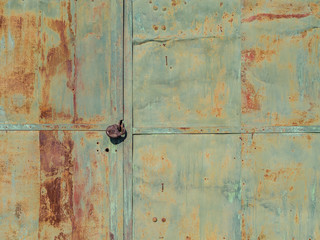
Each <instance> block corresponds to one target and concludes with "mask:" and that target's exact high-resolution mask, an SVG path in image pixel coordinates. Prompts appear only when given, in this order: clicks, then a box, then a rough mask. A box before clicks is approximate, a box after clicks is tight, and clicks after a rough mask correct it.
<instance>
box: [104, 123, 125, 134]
mask: <svg viewBox="0 0 320 240" xmlns="http://www.w3.org/2000/svg"><path fill="white" fill-rule="evenodd" d="M106 132H107V135H108V136H109V137H110V138H119V137H121V136H122V135H123V134H125V133H126V129H125V127H124V124H123V120H120V122H119V124H113V125H111V126H109V127H108V128H107V130H106Z"/></svg>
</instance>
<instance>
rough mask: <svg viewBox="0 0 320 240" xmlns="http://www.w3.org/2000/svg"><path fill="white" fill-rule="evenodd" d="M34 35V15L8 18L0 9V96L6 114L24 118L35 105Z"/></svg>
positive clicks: (26, 14) (35, 63)
mask: <svg viewBox="0 0 320 240" xmlns="http://www.w3.org/2000/svg"><path fill="white" fill-rule="evenodd" d="M37 33H38V26H37V16H36V15H35V14H33V13H25V14H19V15H11V16H7V15H5V13H4V11H3V8H2V9H0V39H4V46H2V47H4V50H2V51H1V52H0V57H1V59H2V61H1V65H0V96H1V98H2V101H3V107H4V110H5V111H6V112H10V113H14V114H23V115H27V114H30V113H31V107H32V105H33V104H34V103H35V99H34V90H35V82H36V72H35V69H36V66H37V57H36V53H37ZM19 99H20V100H19ZM30 117H33V116H30ZM30 117H29V119H30ZM13 119H15V118H13ZM17 120H18V119H17ZM30 120H34V119H30Z"/></svg>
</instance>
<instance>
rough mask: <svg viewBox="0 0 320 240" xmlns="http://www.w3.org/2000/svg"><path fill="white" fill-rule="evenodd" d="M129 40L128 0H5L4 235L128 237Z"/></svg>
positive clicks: (1, 8)
mask: <svg viewBox="0 0 320 240" xmlns="http://www.w3.org/2000/svg"><path fill="white" fill-rule="evenodd" d="M122 46H123V1H122V0H119V1H118V0H117V1H109V0H94V1H84V0H50V1H49V0H40V1H39V0H34V1H33V0H30V1H23V0H4V1H0V59H1V60H0V82H1V83H0V130H1V131H0V146H1V152H0V172H1V176H0V194H1V201H0V227H1V229H0V239H10V240H11V239H59V240H60V239H76V240H80V239H122V237H123V206H124V203H123V181H124V180H123V162H122V161H123V146H122V145H114V144H112V143H111V142H110V140H109V138H108V137H107V136H106V134H105V129H106V127H107V126H108V125H110V124H112V123H114V122H117V121H119V119H123V72H122V70H123V47H122ZM45 130H49V131H45ZM61 130H66V131H61ZM88 130H94V131H88Z"/></svg>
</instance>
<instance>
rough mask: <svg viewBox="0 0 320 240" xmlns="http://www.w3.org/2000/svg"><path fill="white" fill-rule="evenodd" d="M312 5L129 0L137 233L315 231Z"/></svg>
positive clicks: (316, 98) (198, 235)
mask: <svg viewBox="0 0 320 240" xmlns="http://www.w3.org/2000/svg"><path fill="white" fill-rule="evenodd" d="M319 6H320V2H319V1H302V0H301V1H300V0H294V1H282V0H279V1H278V0H276V1H265V0H242V1H210V0H209V1H187V0H185V1H182V0H181V1H180V0H179V1H175V0H171V1H167V0H165V1H158V0H150V1H142V0H135V1H133V86H132V94H133V100H132V106H133V107H132V110H133V134H134V142H133V181H134V182H133V213H134V215H133V220H134V224H133V230H134V237H133V239H187V240H189V239H246V240H247V239H248V240H249V239H318V238H320V236H319V217H318V215H319V209H318V207H317V202H318V198H319V194H318V188H319V187H318V182H319V176H318V175H319V173H318V170H319V167H318V166H317V164H316V163H317V161H319V157H318V155H319V153H318V149H317V144H319V136H318V134H316V133H319V131H320V127H319V125H320V120H319V116H320V108H319V103H320V95H319V89H320V81H319V76H320V70H319V69H320V68H319V66H320V65H319V63H320V59H319V47H318V45H319V37H318V35H319V32H318V30H319V27H320V18H319V16H320V7H319ZM240 142H241V144H240ZM207 154H208V155H207ZM206 157H207V158H206ZM233 157H235V159H234V158H233ZM210 174H211V175H210ZM207 175H210V176H209V177H208V176H207ZM230 183H232V184H230ZM231 196H236V197H235V198H232V199H233V202H232V203H230V201H229V200H230V198H229V197H231ZM240 202H241V203H240ZM163 219H164V220H163Z"/></svg>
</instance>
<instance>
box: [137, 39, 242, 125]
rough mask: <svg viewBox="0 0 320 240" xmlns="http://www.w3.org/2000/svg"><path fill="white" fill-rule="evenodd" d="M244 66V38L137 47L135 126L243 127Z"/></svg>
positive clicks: (183, 41)
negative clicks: (242, 93) (242, 52)
mask: <svg viewBox="0 0 320 240" xmlns="http://www.w3.org/2000/svg"><path fill="white" fill-rule="evenodd" d="M239 61H240V40H239V39H238V38H230V39H227V38H223V39H219V38H209V39H208V38H202V39H194V40H180V41H178V40H177V41H167V42H163V43H161V42H147V43H143V44H141V45H136V46H134V55H133V74H134V75H133V120H134V126H135V127H194V126H202V127H203V126H206V127H209V126H239V125H240V110H241V109H240V108H241V103H240V101H239V99H240V74H239V73H240V65H239Z"/></svg>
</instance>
